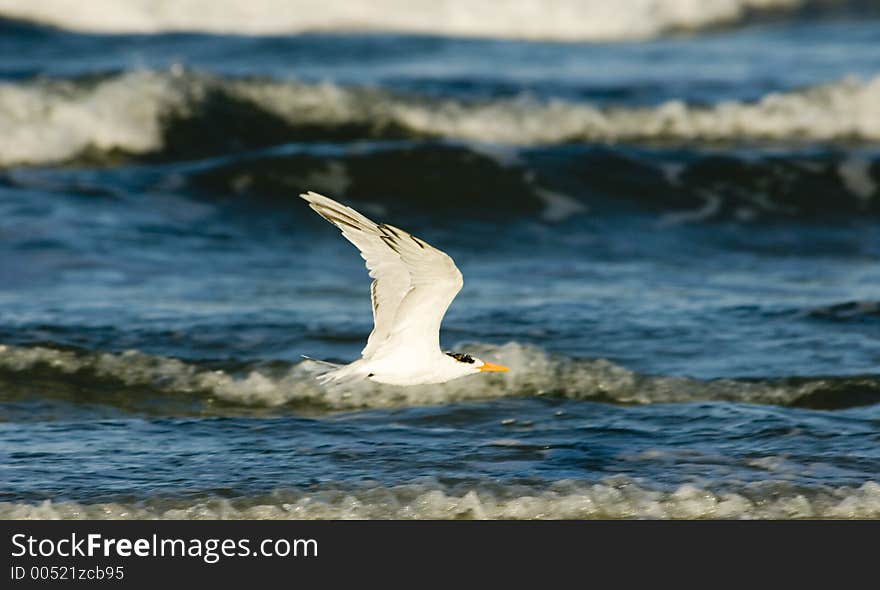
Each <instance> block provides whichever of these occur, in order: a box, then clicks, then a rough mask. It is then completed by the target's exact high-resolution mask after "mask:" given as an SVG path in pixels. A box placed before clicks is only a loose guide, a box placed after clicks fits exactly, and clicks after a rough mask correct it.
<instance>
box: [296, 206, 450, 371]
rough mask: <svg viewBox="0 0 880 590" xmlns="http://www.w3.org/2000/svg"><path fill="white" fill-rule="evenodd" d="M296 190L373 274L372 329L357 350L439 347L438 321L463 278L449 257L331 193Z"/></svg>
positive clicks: (414, 351) (412, 351)
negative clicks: (346, 241)
mask: <svg viewBox="0 0 880 590" xmlns="http://www.w3.org/2000/svg"><path fill="white" fill-rule="evenodd" d="M300 196H301V197H302V198H303V199H305V200H306V201H308V202H309V206H310V207H311V208H312V209H314V210H315V212H317V213H318V214H319V215H320V216H321V217H323V218H324V219H326V220H327V221H329V222H330V223H332V224H333V225H335V226H336V227H338V228H339V229H340V230H342V235H343V236H345V238H346V239H347V240H348V241H350V242H351V243H352V244H354V245H355V246H357V248H358V250H360V252H361V256H362V257H363V258H364V260H365V261H366V263H367V269H368V270H369V271H370V276H371V277H373V284H372V285H371V288H370V293H371V298H372V302H373V324H374V325H373V332H372V333H371V334H370V337H369V339H368V340H367V345H366V347H364V349H363V351H362V352H361V355H362V356H363V357H364V358H371V357H373V356H375V355H376V354H377V353H380V354H385V353H389V352H390V351H392V350H394V349H395V348H397V347H401V349H402V350H405V352H406V354H407V355H408V356H413V355H429V354H432V353H435V352H437V351H439V349H440V322H441V321H442V320H443V316H444V315H445V314H446V310H447V309H448V308H449V305H450V304H451V303H452V300H453V299H455V296H456V295H457V294H458V292H459V291H460V290H461V287H462V285H463V284H464V282H463V280H462V276H461V272H459V270H458V267H456V266H455V262H453V260H452V258H450V257H449V256H448V255H447V254H445V253H444V252H441V251H440V250H437V249H436V248H434V247H432V246H431V245H430V244H428V243H427V242H425V241H423V240H420V239H419V238H417V237H415V236H413V235H411V234H409V233H407V232H405V231H403V230H402V229H399V228H396V227H394V226H392V225H387V224H377V223H374V222H373V221H370V220H369V219H367V218H366V217H364V216H363V215H361V214H360V213H358V212H357V211H355V210H354V209H352V208H351V207H346V206H345V205H342V204H340V203H337V202H336V201H334V200H333V199H330V198H328V197H325V196H323V195H319V194H317V193H314V192H308V193H305V194H302V195H300Z"/></svg>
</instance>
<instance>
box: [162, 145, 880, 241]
mask: <svg viewBox="0 0 880 590" xmlns="http://www.w3.org/2000/svg"><path fill="white" fill-rule="evenodd" d="M497 151H498V150H489V149H486V148H485V146H480V145H457V144H450V143H448V142H445V143H444V142H419V143H410V142H393V143H390V144H383V145H382V146H381V147H379V146H375V147H374V148H372V149H364V148H363V146H361V147H360V148H358V149H354V150H344V149H340V150H337V151H336V152H330V151H329V150H327V149H326V148H324V149H322V150H321V151H320V153H317V152H313V151H310V150H289V151H288V153H278V152H277V150H276V151H273V152H272V153H259V154H257V155H256V156H253V157H248V156H245V157H241V158H232V159H223V160H222V161H218V162H214V163H210V164H204V165H199V166H198V168H197V169H196V170H194V171H193V172H192V173H189V174H187V175H184V177H185V178H186V182H187V185H188V187H189V188H190V189H191V190H193V192H195V193H196V194H204V195H206V196H208V197H210V198H215V199H216V198H217V196H218V195H225V196H227V197H232V198H236V197H245V196H246V197H249V198H260V199H269V200H273V199H274V200H277V201H278V202H279V203H281V204H287V203H289V202H290V195H291V193H292V192H296V187H300V189H299V190H306V189H311V190H317V191H319V192H325V193H328V194H333V195H337V196H338V197H341V198H344V199H348V200H352V201H363V202H368V203H371V204H375V203H381V205H382V206H383V207H384V208H385V209H387V210H388V211H394V215H412V214H414V213H416V212H419V211H421V212H425V213H430V214H431V215H438V214H439V215H442V214H444V213H450V214H453V215H455V216H456V217H462V216H466V217H470V218H478V217H480V216H483V215H485V216H490V217H491V218H492V219H494V220H497V219H499V218H500V217H502V216H510V217H539V218H541V219H542V220H544V221H549V222H559V221H564V220H566V219H568V218H570V217H572V216H575V215H579V214H583V213H586V212H590V213H591V214H593V215H601V214H602V213H604V212H605V211H607V210H612V209H614V208H615V207H618V208H619V206H620V205H633V204H634V205H636V206H638V207H639V208H641V209H643V210H645V211H647V212H653V213H656V214H657V215H658V216H659V219H660V222H661V225H675V224H681V223H692V222H706V221H714V220H728V219H732V220H736V221H741V222H748V221H753V220H758V219H767V218H803V219H810V218H814V219H822V220H827V219H829V218H830V217H834V216H851V215H853V214H857V215H864V214H871V213H876V212H880V199H877V198H875V196H876V195H877V194H878V186H880V156H877V155H868V154H862V155H859V154H857V153H849V154H840V153H838V150H834V149H830V150H824V151H817V150H813V153H810V154H802V153H798V152H797V151H796V150H795V151H791V152H789V153H782V154H780V153H770V154H764V155H762V154H760V153H759V152H752V153H751V154H750V155H749V156H748V157H744V156H742V155H739V154H737V153H735V152H728V153H724V152H708V153H700V152H698V151H694V152H688V153H684V152H683V151H681V150H677V151H676V152H675V153H672V152H668V151H663V150H654V151H651V152H640V151H639V150H636V149H628V148H626V147H617V148H609V147H592V146H579V147H578V148H571V147H569V148H567V149H558V150H554V148H552V147H551V148H541V149H533V150H508V151H504V152H503V153H494V152H497ZM390 169H394V170H397V171H398V172H397V173H396V174H395V175H394V176H388V175H377V174H376V173H375V171H376V170H390ZM853 169H857V170H858V180H859V182H858V183H856V182H855V180H854V179H853V178H852V174H853V173H852V170H853ZM178 171H179V170H178ZM426 179H427V180H426ZM414 195H418V198H417V199H414V198H413V196H414ZM498 195H504V199H505V206H504V208H503V210H499V209H498V208H497V207H492V206H491V205H492V204H493V203H494V200H495V199H497V196H498ZM483 204H485V205H486V206H485V207H481V206H479V205H483ZM474 205H477V206H474ZM398 209H399V210H398Z"/></svg>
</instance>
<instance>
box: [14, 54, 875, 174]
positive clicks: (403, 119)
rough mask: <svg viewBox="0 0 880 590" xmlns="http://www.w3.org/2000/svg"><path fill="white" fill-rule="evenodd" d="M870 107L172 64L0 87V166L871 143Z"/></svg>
mask: <svg viewBox="0 0 880 590" xmlns="http://www.w3.org/2000/svg"><path fill="white" fill-rule="evenodd" d="M878 103H880V77H877V78H873V79H871V80H867V81H863V80H859V79H855V78H851V79H846V80H843V81H840V82H835V83H830V84H826V85H822V86H817V87H814V88H808V89H805V90H801V91H793V92H788V93H773V94H770V95H767V96H765V97H764V98H762V99H761V100H759V101H757V102H754V103H745V102H737V101H729V102H723V103H719V104H717V105H715V106H710V107H702V106H693V105H688V104H685V103H682V102H680V101H671V102H667V103H664V104H662V105H659V106H656V107H609V108H599V107H595V106H592V105H589V104H582V103H574V102H566V101H562V100H553V101H550V102H540V101H536V100H533V99H528V98H513V99H511V98H503V99H494V100H484V101H462V100H452V99H447V100H442V99H435V98H426V97H415V96H398V95H395V94H391V93H389V92H386V91H382V90H373V89H363V88H351V87H345V86H339V85H335V84H331V83H325V84H306V83H300V82H292V81H291V82H281V81H273V80H260V79H224V78H219V77H216V76H211V75H207V74H198V73H192V72H186V71H184V70H182V69H179V68H174V69H172V70H171V71H170V72H152V71H137V72H127V73H124V74H118V75H114V76H110V77H106V78H101V79H88V80H74V81H67V80H65V81H61V80H48V81H38V82H27V83H5V84H0V127H2V128H4V129H5V130H6V139H7V141H4V142H3V144H2V146H0V165H3V166H11V165H21V164H43V163H51V162H63V161H70V160H76V159H83V158H102V157H103V158H112V157H113V156H114V155H115V154H128V155H146V154H159V155H161V154H163V153H164V154H165V155H166V157H171V156H190V157H192V156H199V155H208V154H217V153H222V152H223V151H224V150H229V149H233V148H234V149H238V150H240V149H241V148H242V147H247V146H251V147H258V146H266V145H274V144H278V143H289V142H297V141H338V140H351V139H388V138H449V139H456V140H463V141H472V142H481V143H485V142H488V143H498V144H509V145H547V144H557V143H568V142H636V143H638V142H657V141H672V142H681V141H697V142H700V141H704V142H737V141H743V140H756V141H776V142H778V141H782V142H803V141H875V140H878V139H880V114H878V110H877V109H876V108H875V105H876V104H878ZM221 120H222V123H223V125H222V126H221V125H218V123H219V122H220V121H221ZM218 128H222V130H223V131H222V133H220V132H218ZM858 172H859V171H858V170H850V171H849V173H848V178H850V180H851V182H860V178H861V177H860V176H859V174H858ZM862 176H863V175H862ZM861 184H864V183H863V182H861V183H860V184H859V186H861Z"/></svg>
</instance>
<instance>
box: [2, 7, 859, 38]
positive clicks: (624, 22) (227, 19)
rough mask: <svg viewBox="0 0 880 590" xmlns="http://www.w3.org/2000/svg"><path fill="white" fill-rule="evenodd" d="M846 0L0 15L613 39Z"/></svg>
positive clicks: (103, 26)
mask: <svg viewBox="0 0 880 590" xmlns="http://www.w3.org/2000/svg"><path fill="white" fill-rule="evenodd" d="M845 2H846V0H618V1H617V2H606V1H605V0H502V1H492V0H371V1H369V2H367V1H363V0H362V1H355V2H324V1H321V0H250V1H248V2H240V1H239V0H176V1H173V2H172V1H167V0H90V1H89V2H81V3H79V4H77V6H76V10H71V8H70V6H71V5H70V2H69V0H28V1H27V2H22V1H21V0H0V15H2V16H6V17H11V18H18V19H24V20H29V21H34V22H38V23H45V24H49V25H52V26H56V27H60V28H65V29H71V30H76V31H86V32H99V33H159V32H166V31H201V32H208V33H239V34H252V35H263V34H290V33H302V32H307V31H354V32H357V31H363V32H371V31H387V32H405V33H419V34H433V35H452V36H469V37H510V38H523V39H550V40H564V41H613V40H626V39H641V38H646V37H654V36H657V35H662V34H664V33H668V32H671V31H682V30H700V29H704V28H707V27H717V26H719V25H733V24H736V23H738V22H741V21H743V20H744V19H745V18H746V17H748V16H749V14H750V13H753V12H755V11H759V12H760V11H768V10H772V11H775V12H779V11H791V10H795V9H801V8H803V7H805V6H810V5H817V4H823V5H828V4H834V3H838V4H845Z"/></svg>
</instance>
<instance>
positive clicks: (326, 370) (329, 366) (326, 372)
mask: <svg viewBox="0 0 880 590" xmlns="http://www.w3.org/2000/svg"><path fill="white" fill-rule="evenodd" d="M300 356H301V357H303V358H304V359H306V360H307V361H312V362H313V363H315V364H317V365H319V366H320V368H321V369H320V371H318V372H316V373H315V378H316V379H317V380H318V381H319V382H320V383H321V384H322V385H323V384H325V383H328V382H329V381H333V380H334V378H333V376H332V374H333V373H335V372H336V371H338V370H339V369H341V368H342V367H344V366H345V365H339V364H336V363H331V362H329V361H322V360H320V359H313V358H312V357H310V356H306V355H304V354H301V355H300Z"/></svg>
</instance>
